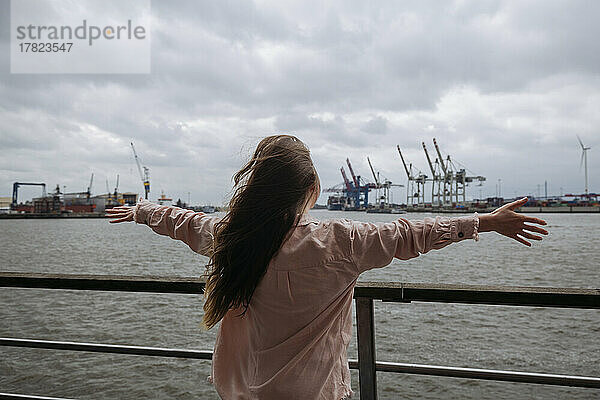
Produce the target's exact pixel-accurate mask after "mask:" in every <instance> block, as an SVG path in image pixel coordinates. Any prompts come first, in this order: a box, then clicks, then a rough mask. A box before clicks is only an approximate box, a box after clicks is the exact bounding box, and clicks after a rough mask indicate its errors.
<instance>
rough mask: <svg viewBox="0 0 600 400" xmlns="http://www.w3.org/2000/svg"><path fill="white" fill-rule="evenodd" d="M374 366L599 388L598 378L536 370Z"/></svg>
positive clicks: (383, 364)
mask: <svg viewBox="0 0 600 400" xmlns="http://www.w3.org/2000/svg"><path fill="white" fill-rule="evenodd" d="M375 368H376V369H377V371H382V372H396V373H406V374H417V375H433V376H446V377H452V378H471V379H484V380H493V381H505V382H521V383H537V384H544V385H558V386H574V387H586V388H600V378H596V377H589V376H576V375H557V374H542V373H536V372H518V371H504V370H494V369H481V368H460V367H444V366H439V365H421V364H405V363H394V362H381V361H378V362H376V363H375Z"/></svg>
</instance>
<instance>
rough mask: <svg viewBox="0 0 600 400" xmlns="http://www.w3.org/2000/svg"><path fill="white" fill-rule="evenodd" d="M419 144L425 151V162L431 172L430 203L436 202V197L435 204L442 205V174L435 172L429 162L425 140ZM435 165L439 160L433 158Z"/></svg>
mask: <svg viewBox="0 0 600 400" xmlns="http://www.w3.org/2000/svg"><path fill="white" fill-rule="evenodd" d="M421 145H422V146H423V151H424V152H425V156H426V157H427V164H429V169H430V170H431V174H432V178H431V182H432V185H431V204H432V205H434V204H436V199H437V205H438V206H441V205H442V199H441V197H442V195H441V189H442V188H441V186H442V176H441V175H440V174H439V173H438V172H437V169H436V168H434V166H433V163H432V162H431V158H430V157H429V153H428V152H427V147H426V146H425V142H421ZM435 165H436V166H438V165H439V162H438V160H437V159H436V160H435ZM436 189H437V190H436Z"/></svg>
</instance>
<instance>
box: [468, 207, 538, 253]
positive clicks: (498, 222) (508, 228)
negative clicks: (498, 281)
mask: <svg viewBox="0 0 600 400" xmlns="http://www.w3.org/2000/svg"><path fill="white" fill-rule="evenodd" d="M525 203H527V197H523V198H522V199H520V200H517V201H513V202H512V203H508V204H505V205H503V206H502V207H500V208H497V209H496V210H494V211H492V212H491V213H490V214H484V215H481V216H480V218H479V224H480V225H479V228H480V229H479V231H480V232H490V231H495V232H498V233H499V234H501V235H504V236H506V237H509V238H511V239H514V240H516V241H517V242H519V243H523V244H524V245H525V246H531V243H530V242H529V241H527V240H525V239H532V240H542V236H540V235H535V234H534V233H539V234H541V235H547V234H548V231H547V230H545V229H543V228H540V227H539V226H535V225H531V224H538V225H546V221H544V220H543V219H539V218H536V217H530V216H527V215H523V214H520V213H516V212H515V211H514V210H515V209H516V208H519V207H521V206H523V205H525ZM526 222H528V224H526Z"/></svg>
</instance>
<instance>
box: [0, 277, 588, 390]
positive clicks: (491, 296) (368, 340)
mask: <svg viewBox="0 0 600 400" xmlns="http://www.w3.org/2000/svg"><path fill="white" fill-rule="evenodd" d="M0 287H13V288H38V289H67V290H97V291H127V292H153V293H174V294H196V295H197V294H201V293H203V291H204V280H203V279H201V278H189V277H163V276H113V275H65V274H41V273H20V272H0ZM354 297H355V299H356V310H357V312H356V315H357V333H358V356H359V358H358V360H349V366H350V368H354V369H358V370H359V377H360V394H361V399H376V398H377V380H376V372H377V371H385V372H399V373H411V374H420V375H434V376H446V377H459V378H471V379H486V380H499V381H508V382H527V383H538V384H549V385H560V386H575V387H587V388H600V378H597V377H585V376H570V375H558V374H541V373H532V372H517V371H502V370H491V369H478V368H459V367H448V366H435V365H421V364H406V363H392V362H380V361H376V356H375V333H374V331H375V328H374V317H373V315H374V310H373V300H382V301H389V302H411V301H421V302H445V303H463V304H494V305H506V306H534V307H559V308H584V309H600V290H599V289H579V288H543V287H514V286H489V285H460V284H427V283H388V282H358V283H357V284H356V286H355V289H354ZM0 345H2V346H13V347H32V348H45V349H55V350H72V351H92V352H103V353H120V354H135V355H145V356H161V357H179V358H197V359H210V358H212V352H210V351H201V350H187V349H164V348H155V347H140V346H119V345H109V344H94V343H75V342H59V341H44V340H29V339H18V338H0ZM4 396H9V397H6V398H32V399H35V398H44V397H36V396H31V397H27V395H12V394H7V393H0V398H5V397H4ZM10 396H16V397H10Z"/></svg>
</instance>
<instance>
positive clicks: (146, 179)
mask: <svg viewBox="0 0 600 400" xmlns="http://www.w3.org/2000/svg"><path fill="white" fill-rule="evenodd" d="M131 149H132V150H133V158H135V163H136V164H137V167H138V171H139V173H140V178H141V179H142V183H143V184H144V196H145V198H146V200H148V194H149V193H150V176H149V173H150V170H149V169H148V168H147V167H146V166H142V165H141V163H140V158H139V157H138V155H137V153H136V151H135V146H134V145H133V142H131ZM142 169H143V170H144V172H142Z"/></svg>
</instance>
